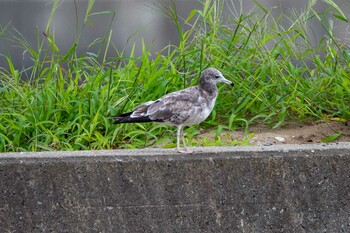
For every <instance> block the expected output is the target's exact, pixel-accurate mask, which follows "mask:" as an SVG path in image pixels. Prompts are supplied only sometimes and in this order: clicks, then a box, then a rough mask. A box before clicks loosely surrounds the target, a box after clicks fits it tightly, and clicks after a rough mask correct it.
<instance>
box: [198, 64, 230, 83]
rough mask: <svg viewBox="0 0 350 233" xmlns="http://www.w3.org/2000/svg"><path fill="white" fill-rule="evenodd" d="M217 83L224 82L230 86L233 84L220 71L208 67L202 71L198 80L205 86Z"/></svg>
mask: <svg viewBox="0 0 350 233" xmlns="http://www.w3.org/2000/svg"><path fill="white" fill-rule="evenodd" d="M217 83H226V84H230V85H231V86H233V85H234V84H233V83H232V82H231V81H230V80H227V79H226V78H225V77H224V76H223V75H222V73H221V72H220V71H218V70H217V69H215V68H208V69H205V70H204V71H203V72H202V74H201V77H200V81H199V84H200V86H202V87H205V86H207V85H210V84H214V85H215V86H216V84H217Z"/></svg>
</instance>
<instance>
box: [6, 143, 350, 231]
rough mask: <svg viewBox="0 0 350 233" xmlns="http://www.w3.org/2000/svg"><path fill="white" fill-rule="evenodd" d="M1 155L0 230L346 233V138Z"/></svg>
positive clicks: (349, 210) (349, 206)
mask: <svg viewBox="0 0 350 233" xmlns="http://www.w3.org/2000/svg"><path fill="white" fill-rule="evenodd" d="M196 151H197V152H196V153H195V154H192V155H180V154H177V153H175V152H174V151H173V150H158V149H145V150H114V151H80V152H48V153H17V154H15V153H13V154H12V153H11V154H6V153H5V154H0V179H1V180H0V192H1V199H0V224H1V226H0V232H350V166H349V164H350V143H339V144H337V145H335V144H327V145H322V144H320V145H281V146H275V147H272V146H271V147H263V146H259V147H220V148H219V147H210V148H196Z"/></svg>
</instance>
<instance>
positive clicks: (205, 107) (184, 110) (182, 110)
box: [113, 68, 233, 153]
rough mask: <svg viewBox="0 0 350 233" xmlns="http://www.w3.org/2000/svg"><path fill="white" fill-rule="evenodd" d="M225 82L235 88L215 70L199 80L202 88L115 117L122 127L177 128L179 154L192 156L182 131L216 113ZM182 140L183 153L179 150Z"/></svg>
mask: <svg viewBox="0 0 350 233" xmlns="http://www.w3.org/2000/svg"><path fill="white" fill-rule="evenodd" d="M219 82H223V83H227V84H230V85H232V86H233V84H232V82H231V81H229V80H227V79H225V78H224V76H223V75H222V74H221V72H220V71H218V70H217V69H215V68H208V69H206V70H204V71H203V72H202V74H201V76H200V80H199V85H198V86H193V87H189V88H186V89H184V90H181V91H176V92H172V93H169V94H167V95H165V96H163V97H161V98H159V99H157V100H155V101H148V102H146V103H143V104H141V105H139V106H138V107H136V108H135V109H134V110H133V111H131V112H128V113H124V114H122V115H118V116H114V117H113V118H115V119H116V120H117V121H116V122H115V123H116V124H120V123H135V122H158V123H163V124H166V125H173V126H177V128H178V130H177V151H179V152H187V153H188V152H190V151H189V150H188V149H187V148H186V145H185V140H184V137H183V127H184V126H189V125H195V124H199V123H200V122H202V121H204V120H205V119H206V118H207V117H208V116H209V114H210V113H211V111H212V110H213V107H214V104H215V100H216V97H217V95H218V88H217V86H216V84H217V83H219ZM180 136H181V137H182V142H183V144H184V149H185V150H181V149H180Z"/></svg>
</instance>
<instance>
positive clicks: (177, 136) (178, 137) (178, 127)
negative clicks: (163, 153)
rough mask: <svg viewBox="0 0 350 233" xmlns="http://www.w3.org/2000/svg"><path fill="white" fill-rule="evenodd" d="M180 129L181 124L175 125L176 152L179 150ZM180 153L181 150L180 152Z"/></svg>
mask: <svg viewBox="0 0 350 233" xmlns="http://www.w3.org/2000/svg"><path fill="white" fill-rule="evenodd" d="M181 129H182V125H179V126H177V134H176V138H177V140H176V143H177V146H176V150H177V151H178V152H180V150H181V149H180V134H181ZM180 153H181V152H180Z"/></svg>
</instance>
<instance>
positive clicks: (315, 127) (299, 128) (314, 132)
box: [199, 122, 350, 145]
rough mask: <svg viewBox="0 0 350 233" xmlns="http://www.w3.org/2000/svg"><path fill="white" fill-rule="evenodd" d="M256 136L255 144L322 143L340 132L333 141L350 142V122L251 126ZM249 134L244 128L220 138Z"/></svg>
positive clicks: (207, 135) (205, 135)
mask: <svg viewBox="0 0 350 233" xmlns="http://www.w3.org/2000/svg"><path fill="white" fill-rule="evenodd" d="M251 133H253V134H254V136H253V137H252V138H250V139H249V142H250V143H251V144H253V145H272V144H311V143H320V142H321V140H323V139H325V138H327V137H328V136H330V135H333V134H335V133H339V134H340V136H339V137H338V138H337V139H335V140H333V141H332V142H350V122H326V123H325V122H323V123H321V122H320V123H315V122H312V123H294V122H293V123H288V124H285V125H284V126H282V127H280V128H277V129H272V128H269V127H268V126H264V125H254V126H250V127H249V130H248V134H251ZM246 136H247V134H244V130H243V129H242V130H237V131H233V132H227V131H226V132H223V133H222V134H221V135H220V139H221V141H223V142H229V141H230V140H239V141H242V140H243V139H244V137H246ZM199 137H200V138H213V137H215V136H213V133H212V132H207V133H203V134H201V135H200V136H199Z"/></svg>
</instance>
